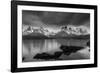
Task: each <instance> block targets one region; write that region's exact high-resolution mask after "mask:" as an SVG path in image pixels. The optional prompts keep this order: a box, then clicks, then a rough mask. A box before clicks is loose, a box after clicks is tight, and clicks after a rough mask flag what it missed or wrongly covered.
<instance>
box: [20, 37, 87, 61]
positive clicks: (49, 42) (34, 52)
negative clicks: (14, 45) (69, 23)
mask: <svg viewBox="0 0 100 73" xmlns="http://www.w3.org/2000/svg"><path fill="white" fill-rule="evenodd" d="M87 41H88V40H73V39H33V40H23V50H22V51H23V53H22V56H23V62H30V61H42V60H50V59H85V58H89V52H86V51H85V52H84V51H83V50H82V49H85V50H87V49H86V48H84V47H86V42H87ZM62 46H63V47H64V48H61V47H62ZM67 46H74V47H72V48H68V47H67ZM75 46H76V47H79V46H81V47H79V48H78V49H76V48H75ZM73 51H74V53H73ZM82 51H83V52H82ZM80 52H81V53H82V55H83V54H85V55H87V53H88V57H87V56H86V57H85V56H84V55H83V56H82V55H81V53H80ZM71 53H72V54H71ZM73 54H74V55H76V57H77V58H76V57H74V56H73ZM39 55H41V56H42V57H43V59H42V57H40V56H39ZM71 55H72V56H71ZM37 56H38V57H37ZM79 56H80V57H79ZM44 58H45V59H44Z"/></svg>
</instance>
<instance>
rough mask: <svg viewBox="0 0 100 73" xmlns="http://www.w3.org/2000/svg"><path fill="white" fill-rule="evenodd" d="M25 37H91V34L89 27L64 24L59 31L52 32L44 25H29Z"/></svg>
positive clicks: (24, 33) (24, 32)
mask: <svg viewBox="0 0 100 73" xmlns="http://www.w3.org/2000/svg"><path fill="white" fill-rule="evenodd" d="M22 33H23V37H27V38H30V37H32V38H58V37H61V38H66V37H67V38H85V37H86V38H89V37H90V34H89V33H88V30H87V29H84V28H78V27H73V26H72V27H71V26H70V27H69V26H63V27H61V29H60V31H58V32H53V31H52V32H51V31H49V30H48V29H45V28H43V27H37V28H34V27H32V26H29V27H28V28H27V29H25V30H24V31H23V32H22Z"/></svg>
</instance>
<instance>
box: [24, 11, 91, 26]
mask: <svg viewBox="0 0 100 73" xmlns="http://www.w3.org/2000/svg"><path fill="white" fill-rule="evenodd" d="M86 22H90V14H87V13H68V12H48V11H25V10H23V13H22V23H23V24H32V25H34V26H36V25H41V24H45V25H47V26H62V25H69V24H71V25H83V24H84V23H86ZM89 25H90V24H88V26H89Z"/></svg>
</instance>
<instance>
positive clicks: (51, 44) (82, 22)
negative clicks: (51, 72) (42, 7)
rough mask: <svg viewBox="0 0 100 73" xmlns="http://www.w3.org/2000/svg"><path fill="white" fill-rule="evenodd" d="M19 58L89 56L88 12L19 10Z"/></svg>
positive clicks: (39, 59) (66, 58)
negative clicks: (20, 49) (20, 12)
mask: <svg viewBox="0 0 100 73" xmlns="http://www.w3.org/2000/svg"><path fill="white" fill-rule="evenodd" d="M22 45H23V46H22V56H23V57H22V61H23V62H34V61H35V62H36V61H55V60H83V59H90V51H91V50H90V14H88V13H74V12H73V13H71V12H50V11H28V10H23V11H22Z"/></svg>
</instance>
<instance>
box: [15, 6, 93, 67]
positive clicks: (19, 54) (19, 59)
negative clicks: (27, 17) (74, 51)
mask: <svg viewBox="0 0 100 73" xmlns="http://www.w3.org/2000/svg"><path fill="white" fill-rule="evenodd" d="M17 10H18V12H17V15H18V19H17V22H18V24H17V25H18V28H17V31H18V32H17V34H18V36H17V37H18V39H17V41H18V42H17V46H18V49H17V66H18V68H27V67H43V66H60V65H78V64H93V63H94V10H92V9H77V8H60V7H59V8H58V7H44V6H25V5H18V9H17ZM22 10H35V11H58V12H75V13H78V12H79V13H80V12H81V13H90V33H91V36H90V41H91V42H90V45H91V46H90V47H91V51H90V59H89V60H88V59H87V60H70V61H69V60H68V61H66V60H64V61H45V62H25V63H23V62H22Z"/></svg>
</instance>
